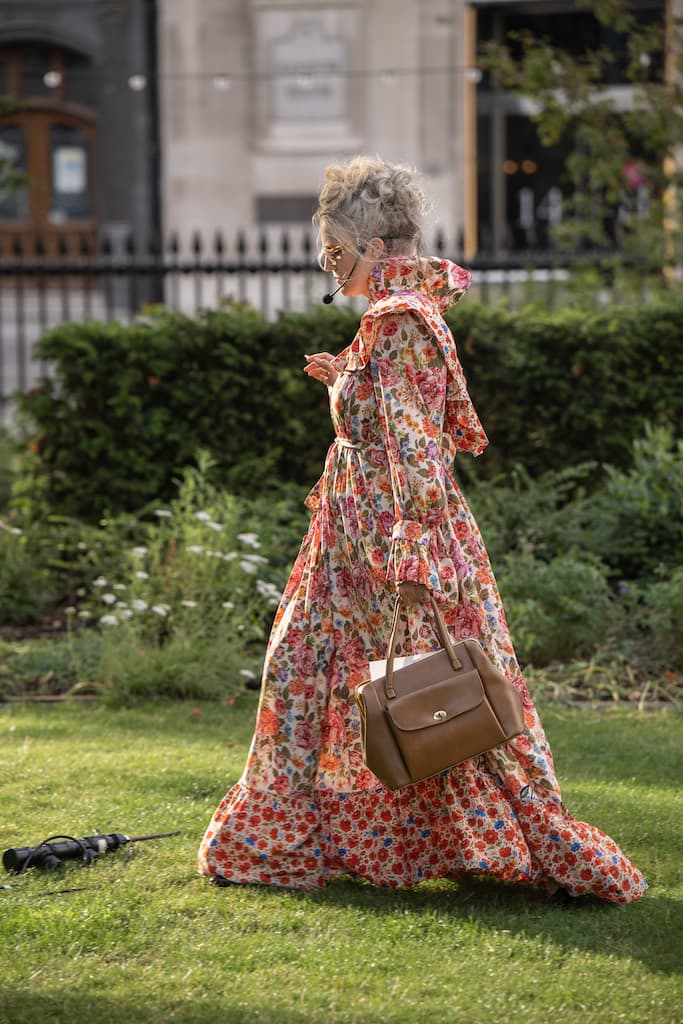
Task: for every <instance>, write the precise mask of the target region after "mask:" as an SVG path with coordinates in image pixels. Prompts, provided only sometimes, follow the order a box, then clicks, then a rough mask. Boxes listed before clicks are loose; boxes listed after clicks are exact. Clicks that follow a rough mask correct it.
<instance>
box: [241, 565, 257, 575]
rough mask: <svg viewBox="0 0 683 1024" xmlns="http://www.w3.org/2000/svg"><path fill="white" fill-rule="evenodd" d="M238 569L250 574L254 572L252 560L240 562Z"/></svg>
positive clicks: (254, 567)
mask: <svg viewBox="0 0 683 1024" xmlns="http://www.w3.org/2000/svg"><path fill="white" fill-rule="evenodd" d="M240 569H241V570H242V572H247V573H250V574H251V575H252V576H253V574H254V573H255V572H256V566H255V565H254V564H253V562H244V561H242V562H240Z"/></svg>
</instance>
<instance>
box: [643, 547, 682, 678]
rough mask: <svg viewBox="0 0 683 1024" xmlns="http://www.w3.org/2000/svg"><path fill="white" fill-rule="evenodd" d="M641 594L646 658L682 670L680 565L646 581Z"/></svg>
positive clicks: (661, 665)
mask: <svg viewBox="0 0 683 1024" xmlns="http://www.w3.org/2000/svg"><path fill="white" fill-rule="evenodd" d="M643 597H644V600H643V603H644V609H643V612H642V625H643V626H644V628H645V631H646V636H647V639H648V641H649V644H648V647H649V649H650V650H651V652H652V654H651V656H650V660H651V661H652V662H654V663H655V664H656V663H657V662H658V663H659V667H660V668H661V669H668V670H679V671H680V670H683V567H681V566H679V567H678V568H677V569H675V570H674V572H673V573H672V574H671V576H669V577H668V578H666V579H662V580H658V581H657V582H656V583H652V584H650V586H648V587H647V588H646V590H645V593H644V595H643Z"/></svg>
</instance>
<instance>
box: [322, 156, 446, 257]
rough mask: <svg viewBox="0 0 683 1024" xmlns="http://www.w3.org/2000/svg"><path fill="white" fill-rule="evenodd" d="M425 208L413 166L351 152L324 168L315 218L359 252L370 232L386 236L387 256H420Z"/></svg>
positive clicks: (336, 236)
mask: <svg viewBox="0 0 683 1024" xmlns="http://www.w3.org/2000/svg"><path fill="white" fill-rule="evenodd" d="M428 208H429V204H428V201H427V196H426V195H425V192H424V190H423V188H422V186H421V185H420V183H419V180H418V176H417V171H415V170H413V169H412V168H410V167H406V166H404V165H403V164H390V163H388V162H387V161H386V160H382V158H381V157H379V156H377V157H371V156H355V157H353V159H352V160H349V161H348V162H347V163H345V164H330V165H329V167H326V168H325V183H324V185H323V186H322V188H321V189H320V193H319V195H318V209H317V210H316V212H315V213H314V214H313V223H314V225H315V227H316V228H317V230H318V235H320V230H321V228H322V227H323V226H324V227H325V229H326V230H327V231H328V232H329V233H330V234H331V235H332V236H333V237H334V238H335V239H336V240H337V241H338V242H339V244H340V245H343V246H344V248H345V249H346V250H347V252H351V253H353V255H354V256H356V257H359V256H361V255H362V253H363V252H364V251H365V249H366V247H367V244H368V242H369V241H370V239H371V238H381V239H383V241H384V254H385V256H387V257H388V256H392V255H393V256H397V255H399V256H406V255H410V256H420V255H421V254H422V224H423V220H424V216H425V214H426V212H427V210H428Z"/></svg>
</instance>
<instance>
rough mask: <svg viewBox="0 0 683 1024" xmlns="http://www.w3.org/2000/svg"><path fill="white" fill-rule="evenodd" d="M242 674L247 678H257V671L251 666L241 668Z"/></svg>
mask: <svg viewBox="0 0 683 1024" xmlns="http://www.w3.org/2000/svg"><path fill="white" fill-rule="evenodd" d="M240 675H241V676H244V678H245V679H256V673H255V672H252V671H251V669H250V668H241V669H240Z"/></svg>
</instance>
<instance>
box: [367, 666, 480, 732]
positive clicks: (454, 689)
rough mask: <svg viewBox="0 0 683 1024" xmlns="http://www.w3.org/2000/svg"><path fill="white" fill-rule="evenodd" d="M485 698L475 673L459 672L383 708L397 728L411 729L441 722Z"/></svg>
mask: <svg viewBox="0 0 683 1024" xmlns="http://www.w3.org/2000/svg"><path fill="white" fill-rule="evenodd" d="M484 698H485V694H484V686H483V684H482V681H481V678H480V676H479V673H478V672H463V673H459V674H457V675H456V674H455V673H453V675H451V676H448V677H446V678H445V679H441V680H439V682H436V683H430V684H429V685H428V686H425V687H423V688H422V689H420V690H414V691H413V692H412V693H406V694H403V695H402V696H400V697H396V698H395V699H394V700H390V701H387V705H386V711H387V714H388V715H389V717H390V718H391V721H392V722H393V724H394V725H395V726H396V728H397V729H401V730H403V731H404V732H411V731H413V730H415V729H426V728H428V727H429V726H431V725H441V724H443V723H444V722H448V721H450V720H451V719H453V718H457V716H458V715H463V714H465V712H466V711H472V710H473V709H474V708H476V707H479V705H480V704H481V703H483V701H484Z"/></svg>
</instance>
